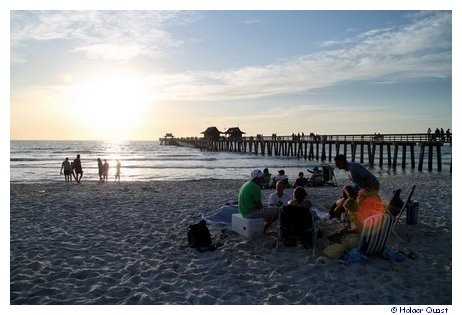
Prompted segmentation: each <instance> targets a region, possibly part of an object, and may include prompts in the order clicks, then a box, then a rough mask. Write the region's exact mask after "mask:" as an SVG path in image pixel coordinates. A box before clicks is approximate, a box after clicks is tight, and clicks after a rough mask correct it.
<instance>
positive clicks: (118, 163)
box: [115, 160, 121, 183]
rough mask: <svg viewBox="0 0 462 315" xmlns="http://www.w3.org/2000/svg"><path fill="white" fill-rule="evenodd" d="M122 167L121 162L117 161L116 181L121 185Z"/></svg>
mask: <svg viewBox="0 0 462 315" xmlns="http://www.w3.org/2000/svg"><path fill="white" fill-rule="evenodd" d="M120 167H121V165H120V162H119V160H117V164H116V173H115V181H116V182H117V183H120Z"/></svg>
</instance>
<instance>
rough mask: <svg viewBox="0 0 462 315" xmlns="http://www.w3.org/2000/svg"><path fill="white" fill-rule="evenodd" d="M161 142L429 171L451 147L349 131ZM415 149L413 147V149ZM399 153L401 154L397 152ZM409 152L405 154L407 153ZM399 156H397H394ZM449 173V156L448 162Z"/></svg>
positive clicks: (444, 138)
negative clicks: (343, 159)
mask: <svg viewBox="0 0 462 315" xmlns="http://www.w3.org/2000/svg"><path fill="white" fill-rule="evenodd" d="M159 141H160V143H161V145H177V146H187V147H193V148H198V149H200V150H207V151H216V152H218V151H223V152H237V153H253V154H261V155H268V156H287V157H296V158H299V159H300V158H303V159H305V160H316V161H321V162H331V161H332V160H333V158H334V157H335V156H336V155H337V154H345V155H347V156H348V155H349V156H350V157H351V158H350V160H351V161H352V162H359V163H361V164H363V163H368V164H369V165H370V166H374V165H376V164H378V166H380V167H382V166H384V165H388V166H389V167H392V168H396V167H398V166H400V167H402V168H406V167H407V165H408V163H410V167H411V168H412V169H414V168H416V153H418V163H417V169H418V170H419V171H422V170H423V168H424V165H426V169H427V170H429V171H432V170H433V168H434V166H433V162H434V159H435V158H436V169H437V170H438V171H441V170H442V158H441V157H442V155H441V148H442V146H443V145H445V144H448V145H450V146H451V147H452V134H443V135H441V136H438V137H436V136H435V135H434V134H427V133H413V134H351V135H322V136H320V135H309V136H306V135H303V136H300V135H292V136H276V135H275V134H273V135H272V136H263V135H257V136H256V137H238V138H235V137H219V138H218V139H207V138H174V137H164V138H159ZM416 149H417V150H416ZM399 153H401V155H400V154H399ZM408 154H409V156H408ZM398 157H400V158H398ZM450 172H452V159H451V165H450Z"/></svg>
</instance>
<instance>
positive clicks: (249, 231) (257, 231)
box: [232, 213, 265, 238]
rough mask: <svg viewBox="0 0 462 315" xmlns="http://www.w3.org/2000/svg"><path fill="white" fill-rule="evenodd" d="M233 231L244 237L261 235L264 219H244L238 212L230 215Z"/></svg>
mask: <svg viewBox="0 0 462 315" xmlns="http://www.w3.org/2000/svg"><path fill="white" fill-rule="evenodd" d="M232 224H233V231H234V232H236V233H238V234H240V235H242V236H244V237H245V238H254V237H255V236H258V235H263V228H264V227H265V219H246V218H244V217H243V216H242V215H241V214H240V213H234V214H233V215H232Z"/></svg>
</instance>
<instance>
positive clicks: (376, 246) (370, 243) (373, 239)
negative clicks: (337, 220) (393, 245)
mask: <svg viewBox="0 0 462 315" xmlns="http://www.w3.org/2000/svg"><path fill="white" fill-rule="evenodd" d="M394 222H395V218H394V217H393V216H391V215H390V214H388V213H377V214H374V215H371V216H370V217H368V218H367V219H366V220H364V225H363V229H362V232H361V236H360V239H359V243H358V248H359V252H360V253H361V254H363V255H373V254H381V253H382V252H383V251H384V249H385V247H386V245H387V243H388V239H389V237H390V233H391V231H392V229H393V226H394Z"/></svg>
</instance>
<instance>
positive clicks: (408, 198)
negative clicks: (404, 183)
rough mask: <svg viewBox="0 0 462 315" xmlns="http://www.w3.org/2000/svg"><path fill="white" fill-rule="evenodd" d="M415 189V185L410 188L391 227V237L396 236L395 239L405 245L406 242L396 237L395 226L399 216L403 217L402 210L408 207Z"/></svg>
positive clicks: (399, 218)
mask: <svg viewBox="0 0 462 315" xmlns="http://www.w3.org/2000/svg"><path fill="white" fill-rule="evenodd" d="M415 187H416V185H414V186H412V188H411V191H410V192H409V195H408V196H407V199H406V201H405V202H404V204H403V206H402V207H401V209H400V211H399V213H398V215H397V216H396V220H394V223H393V227H392V232H393V235H394V236H396V238H397V239H399V240H400V241H401V242H403V243H406V242H405V241H404V240H403V239H402V238H401V237H400V236H399V235H398V233H396V225H397V224H398V223H399V222H400V220H401V216H402V215H403V212H404V210H406V208H407V207H408V206H410V204H411V198H412V195H413V194H414V190H415Z"/></svg>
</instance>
